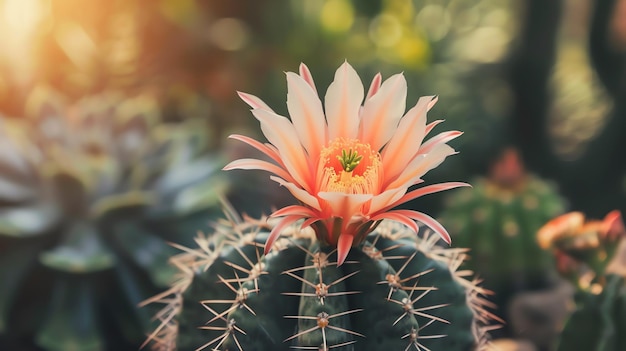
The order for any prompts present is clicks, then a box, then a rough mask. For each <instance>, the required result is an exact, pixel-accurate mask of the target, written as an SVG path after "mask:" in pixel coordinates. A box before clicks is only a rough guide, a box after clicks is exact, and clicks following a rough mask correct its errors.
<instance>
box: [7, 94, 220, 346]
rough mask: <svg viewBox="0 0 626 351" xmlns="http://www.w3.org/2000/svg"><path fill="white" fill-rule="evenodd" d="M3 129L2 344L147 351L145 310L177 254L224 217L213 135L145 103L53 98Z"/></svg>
mask: <svg viewBox="0 0 626 351" xmlns="http://www.w3.org/2000/svg"><path fill="white" fill-rule="evenodd" d="M0 123H2V126H3V128H2V133H3V134H6V135H3V142H5V144H4V145H5V146H6V147H3V148H2V151H0V186H1V187H2V189H8V190H10V191H1V192H0V281H1V282H2V289H0V344H4V343H5V342H6V343H13V342H14V341H15V340H35V342H36V343H37V344H38V346H40V347H43V348H45V349H47V350H51V351H54V350H77V351H82V350H85V351H86V350H104V349H121V348H124V349H126V348H132V347H137V346H138V345H139V344H140V342H141V340H142V338H143V337H144V336H145V333H146V331H148V330H150V329H152V328H153V327H154V326H153V322H152V321H151V315H152V313H151V312H150V311H148V310H138V309H137V308H136V306H137V304H138V303H139V302H141V301H142V300H144V299H146V298H147V297H149V296H151V295H153V294H154V293H155V292H156V291H158V289H161V288H163V287H165V286H168V284H170V283H171V281H172V278H173V274H174V273H175V270H174V269H172V267H171V266H169V265H168V264H167V261H168V259H169V257H170V256H171V255H172V254H174V253H175V252H176V250H175V249H173V248H172V247H171V246H170V245H168V242H172V241H173V242H180V243H189V242H192V240H193V235H194V233H195V231H197V230H198V229H202V228H204V227H205V226H206V225H207V223H208V221H209V219H210V218H212V217H213V216H215V215H216V214H217V213H219V212H218V210H217V209H218V208H219V201H218V196H217V195H218V193H217V192H219V190H220V189H224V186H225V185H226V182H225V180H223V179H221V178H220V177H219V176H217V177H216V176H214V173H215V171H216V170H217V169H219V167H220V164H219V162H216V158H214V157H211V155H210V154H209V153H208V152H207V149H206V147H207V140H206V139H207V137H208V134H207V133H206V132H205V130H204V126H203V125H202V124H201V122H200V121H199V120H192V119H189V120H186V121H184V122H180V123H166V122H164V121H163V120H162V116H161V114H160V112H159V108H158V106H157V104H156V100H154V99H152V98H149V97H145V96H142V97H137V98H133V99H124V100H122V99H120V97H116V96H113V95H108V94H103V95H98V96H93V97H88V98H85V99H83V100H81V101H79V102H78V103H76V104H75V105H72V106H66V105H65V104H64V102H63V101H62V100H61V98H60V97H58V96H55V95H54V94H53V93H52V92H49V91H44V90H37V91H35V93H33V95H32V96H31V98H30V99H29V103H28V106H27V116H25V118H23V119H21V120H9V119H3V120H2V121H0ZM212 210H215V211H212ZM35 321H36V322H35ZM5 338H6V339H8V341H5ZM19 342H20V343H21V341H19ZM11 345H12V344H11ZM29 347H32V346H23V345H21V344H20V345H16V346H14V348H15V349H26V348H29Z"/></svg>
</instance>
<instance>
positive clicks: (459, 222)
mask: <svg viewBox="0 0 626 351" xmlns="http://www.w3.org/2000/svg"><path fill="white" fill-rule="evenodd" d="M472 184H473V188H471V189H469V188H468V189H462V190H459V191H458V192H456V193H454V194H452V195H451V196H450V197H449V198H448V202H447V203H448V206H447V207H446V210H445V211H444V212H443V213H442V215H441V222H442V223H443V224H444V225H446V226H447V227H448V228H449V229H450V233H451V234H452V236H453V238H454V243H455V245H458V246H459V247H467V248H469V249H470V252H469V255H470V256H471V259H469V260H468V261H467V267H468V268H469V269H471V270H473V271H475V272H476V273H477V274H479V275H480V276H481V277H483V278H485V282H486V284H487V286H488V287H489V288H494V289H496V287H497V286H520V287H522V286H524V285H526V286H528V285H532V284H533V282H535V283H536V282H537V281H545V280H546V278H547V277H546V275H547V273H549V272H551V271H552V268H551V267H552V259H551V256H550V255H549V253H547V252H545V251H543V250H541V249H540V248H539V245H538V244H537V242H536V239H535V234H536V232H537V230H538V229H539V228H540V227H541V226H542V225H543V224H544V223H545V222H546V221H548V220H549V219H551V218H552V217H554V216H555V215H558V214H560V213H561V212H562V211H563V207H564V203H563V200H562V199H561V198H560V197H559V195H558V194H557V193H556V192H555V190H554V189H553V188H552V187H551V186H550V185H548V184H547V183H545V182H544V181H542V180H540V179H539V178H536V177H534V176H527V177H526V179H525V180H524V182H523V183H522V184H521V185H520V186H518V188H517V189H503V188H501V187H499V186H498V185H496V184H493V182H491V181H490V180H487V179H478V180H475V181H473V182H472Z"/></svg>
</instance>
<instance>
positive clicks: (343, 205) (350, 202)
mask: <svg viewBox="0 0 626 351" xmlns="http://www.w3.org/2000/svg"><path fill="white" fill-rule="evenodd" d="M317 196H318V197H319V198H321V199H322V200H324V201H325V202H326V204H327V205H328V207H329V208H330V210H331V215H330V217H340V218H342V219H343V224H342V228H341V231H342V232H343V231H344V230H345V228H346V226H347V225H348V223H349V222H350V220H351V219H352V217H353V216H360V215H363V213H362V211H361V207H362V206H363V204H365V203H366V202H367V201H369V200H370V199H371V198H372V195H371V194H346V193H340V192H325V191H322V192H319V193H318V194H317Z"/></svg>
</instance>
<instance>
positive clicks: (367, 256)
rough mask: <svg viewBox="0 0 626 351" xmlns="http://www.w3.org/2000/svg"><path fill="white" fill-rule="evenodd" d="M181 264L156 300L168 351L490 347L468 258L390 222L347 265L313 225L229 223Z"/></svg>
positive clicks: (159, 340)
mask: <svg viewBox="0 0 626 351" xmlns="http://www.w3.org/2000/svg"><path fill="white" fill-rule="evenodd" d="M228 218H229V220H223V221H221V222H220V223H219V224H218V225H216V227H215V233H214V234H213V235H211V236H210V237H208V238H207V237H203V236H200V237H198V238H197V244H198V247H197V248H195V249H191V248H183V247H181V249H183V250H185V251H186V252H185V253H183V254H180V255H178V256H175V257H173V259H172V262H173V264H174V265H175V266H177V267H178V268H179V272H180V279H179V281H178V282H177V283H176V284H174V285H173V287H172V288H171V289H170V290H168V291H166V292H164V293H163V294H160V295H158V296H155V297H154V298H152V299H150V300H148V301H146V303H163V304H165V305H166V306H165V307H164V308H163V309H162V311H161V312H160V313H159V314H158V315H157V316H158V318H159V319H160V320H161V321H162V324H161V326H160V327H159V328H157V329H156V330H155V332H154V333H153V334H152V335H151V338H150V339H151V340H152V342H153V346H154V349H158V350H161V349H162V350H173V349H180V350H191V349H198V350H200V349H210V350H239V351H248V350H259V351H261V350H290V349H302V350H384V349H388V350H471V349H475V348H476V349H480V348H481V347H482V346H484V345H485V342H486V330H485V329H484V328H483V327H481V325H482V324H483V323H485V322H486V321H487V319H488V318H490V315H489V314H488V313H487V312H485V311H484V309H483V304H484V300H483V298H482V297H481V294H483V293H484V291H483V290H482V289H481V288H479V287H478V286H477V285H476V282H475V281H471V280H467V278H466V277H467V275H471V273H470V272H467V271H458V270H457V269H458V267H459V265H460V264H461V262H462V261H463V259H464V258H465V255H464V250H462V249H453V248H447V249H446V248H443V247H440V246H437V245H436V242H437V241H438V240H439V238H438V237H437V236H436V235H426V236H425V237H424V238H423V239H420V238H418V237H417V236H416V235H415V233H414V232H413V231H412V230H410V229H408V228H406V227H404V226H402V225H400V224H397V223H393V222H389V221H385V222H382V223H380V224H379V225H378V227H377V228H376V229H375V230H374V231H373V232H372V233H370V234H369V235H368V236H367V239H366V240H365V241H364V242H363V243H362V244H361V245H360V246H359V247H358V248H356V249H353V250H351V251H350V253H349V254H348V256H347V258H346V261H345V262H344V264H343V265H341V266H338V265H337V253H336V249H332V248H331V247H324V246H322V247H320V245H319V242H318V241H317V240H316V239H315V234H314V232H313V230H312V229H311V228H305V229H300V227H299V226H297V225H292V226H289V227H287V228H285V229H283V231H282V232H281V236H280V238H279V239H278V240H277V241H276V242H275V243H274V247H273V248H272V252H271V253H270V254H268V255H265V256H263V246H264V243H265V241H266V240H267V238H268V236H269V233H270V231H271V230H272V229H273V228H274V227H275V225H276V224H277V221H276V220H269V221H267V220H265V219H261V220H253V219H249V218H248V219H245V220H241V219H238V218H237V217H236V216H235V215H233V214H230V215H229V217H228Z"/></svg>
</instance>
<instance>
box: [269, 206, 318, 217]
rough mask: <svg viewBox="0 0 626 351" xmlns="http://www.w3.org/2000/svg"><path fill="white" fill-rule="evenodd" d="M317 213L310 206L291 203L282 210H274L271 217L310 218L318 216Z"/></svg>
mask: <svg viewBox="0 0 626 351" xmlns="http://www.w3.org/2000/svg"><path fill="white" fill-rule="evenodd" d="M316 215H317V213H315V211H313V210H312V209H310V208H309V207H305V206H300V205H291V206H287V207H283V208H281V209H280V210H277V211H274V213H272V214H271V215H270V217H284V216H300V217H302V218H309V217H314V216H316Z"/></svg>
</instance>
